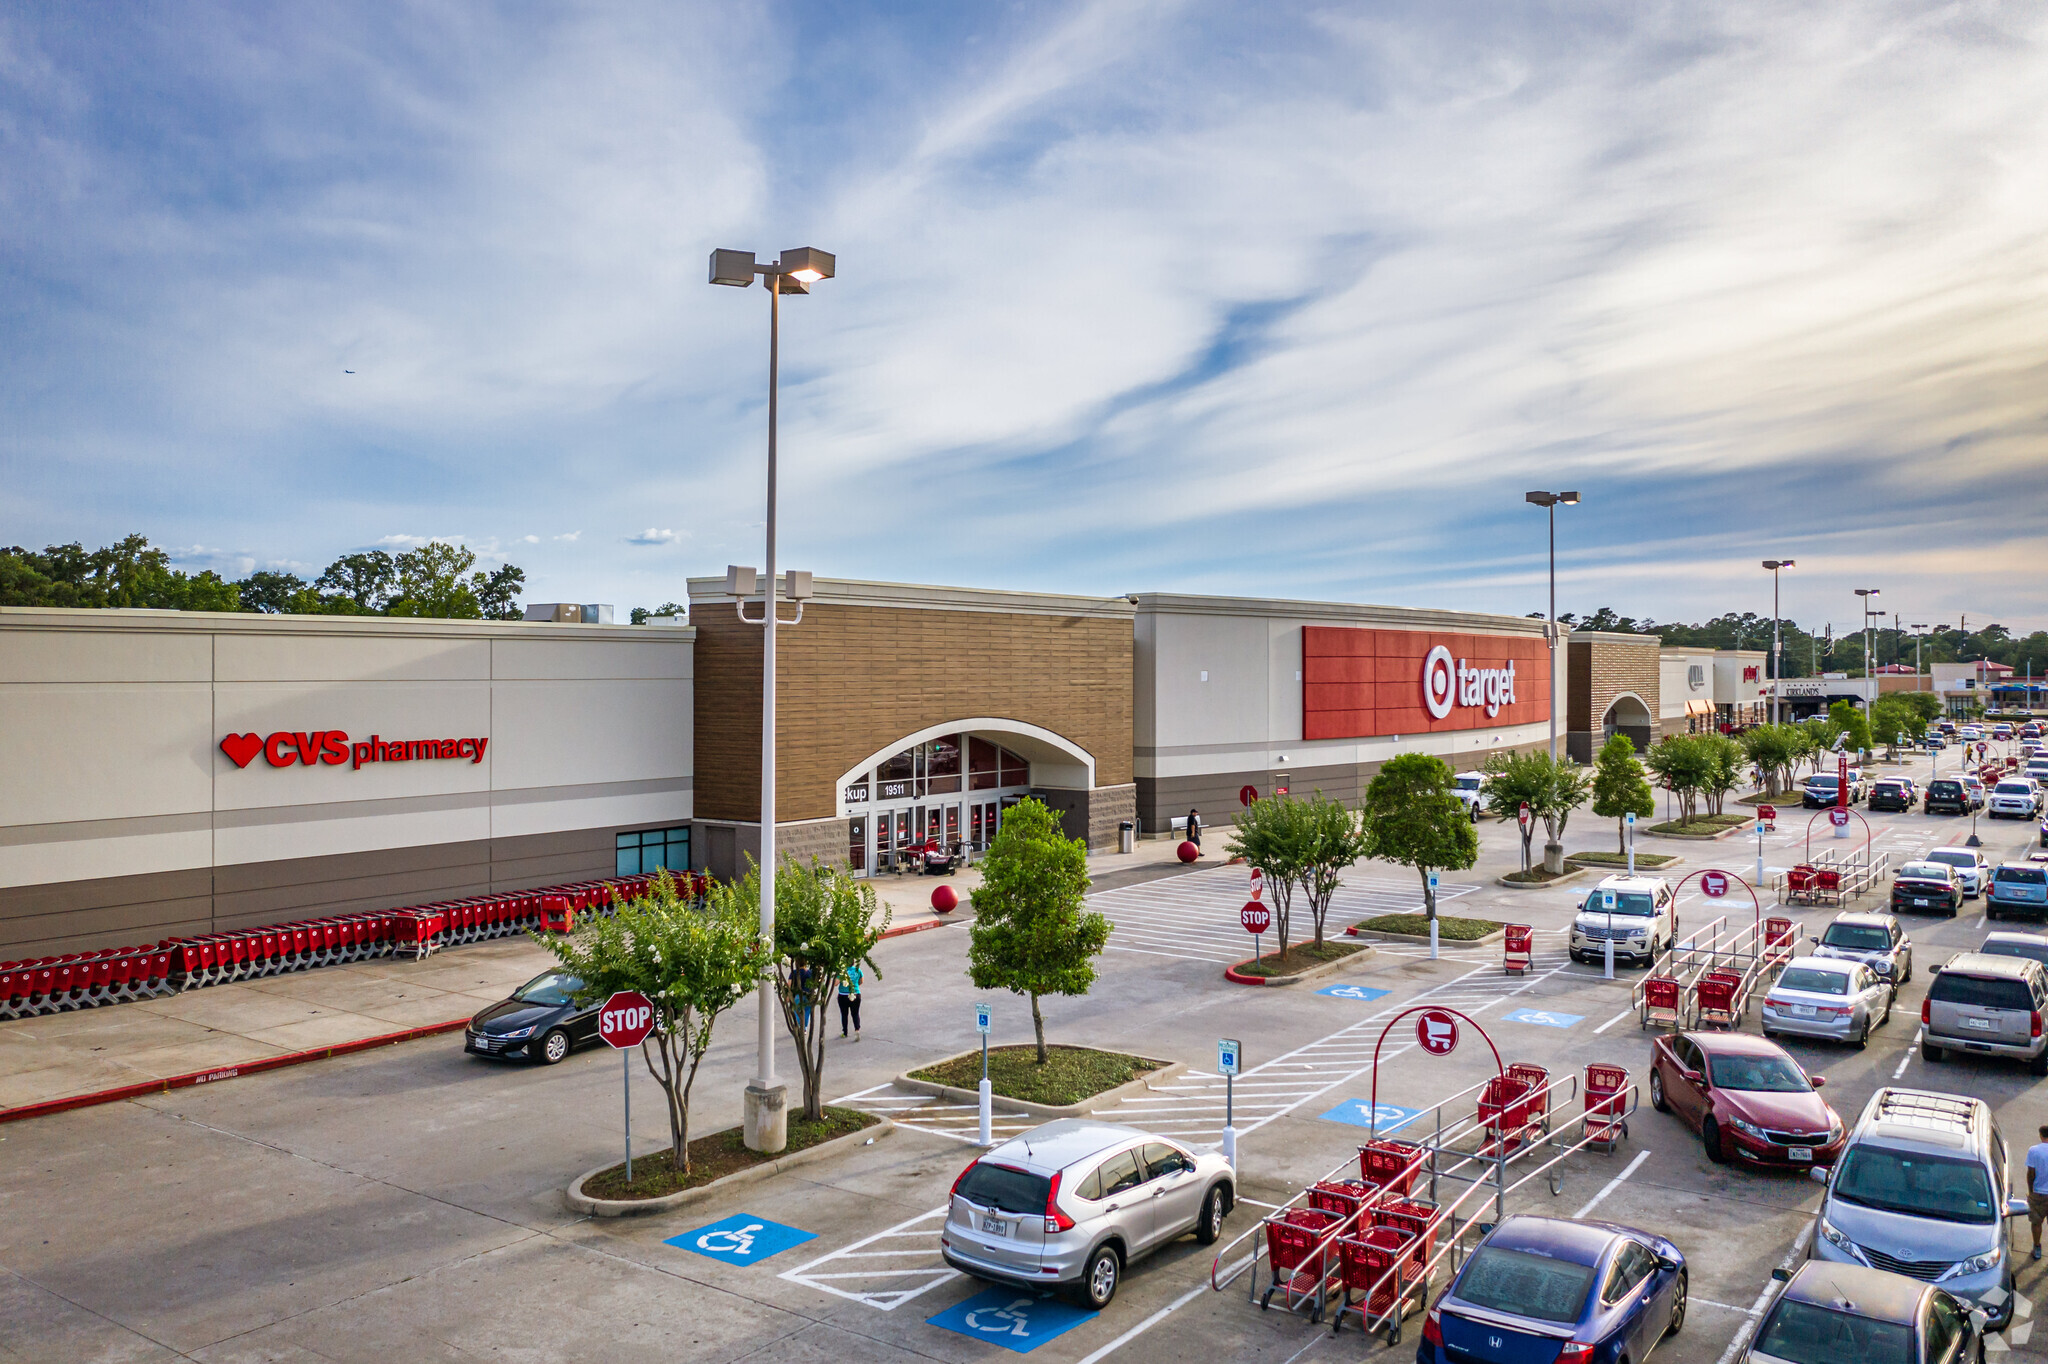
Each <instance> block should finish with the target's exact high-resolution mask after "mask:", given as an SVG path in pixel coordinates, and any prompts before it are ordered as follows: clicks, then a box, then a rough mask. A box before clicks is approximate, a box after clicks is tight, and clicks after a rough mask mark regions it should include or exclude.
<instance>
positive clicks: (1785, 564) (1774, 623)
mask: <svg viewBox="0 0 2048 1364" xmlns="http://www.w3.org/2000/svg"><path fill="white" fill-rule="evenodd" d="M1796 566H1797V563H1796V561H1795V560H1792V559H1766V560H1764V567H1765V568H1768V569H1769V570H1771V723H1772V724H1774V725H1775V724H1777V723H1778V693H1779V692H1781V691H1783V690H1784V689H1785V642H1784V640H1783V639H1781V638H1780V637H1779V631H1778V570H1779V569H1781V568H1794V567H1796Z"/></svg>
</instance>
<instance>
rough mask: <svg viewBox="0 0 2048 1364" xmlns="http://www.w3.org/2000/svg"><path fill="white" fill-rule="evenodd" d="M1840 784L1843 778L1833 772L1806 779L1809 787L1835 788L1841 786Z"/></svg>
mask: <svg viewBox="0 0 2048 1364" xmlns="http://www.w3.org/2000/svg"><path fill="white" fill-rule="evenodd" d="M1840 782H1841V778H1840V777H1838V776H1837V775H1835V774H1834V773H1833V772H1826V773H1822V774H1821V775H1820V776H1817V777H1808V778H1807V779H1806V784H1807V785H1808V786H1835V785H1838V784H1840Z"/></svg>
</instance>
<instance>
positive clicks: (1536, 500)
mask: <svg viewBox="0 0 2048 1364" xmlns="http://www.w3.org/2000/svg"><path fill="white" fill-rule="evenodd" d="M1522 500H1523V501H1524V502H1528V503H1531V504H1533V505H1535V506H1538V507H1541V508H1543V510H1544V512H1545V514H1546V515H1548V516H1549V518H1550V629H1549V631H1548V632H1547V633H1548V635H1549V639H1550V761H1551V762H1553V763H1555V762H1556V761H1557V504H1558V503H1560V502H1562V503H1564V505H1566V506H1567V507H1576V506H1578V505H1579V495H1578V494H1577V493H1543V492H1537V493H1524V494H1522ZM1544 851H1545V852H1546V853H1547V852H1548V851H1549V845H1547V844H1546V845H1545V847H1544Z"/></svg>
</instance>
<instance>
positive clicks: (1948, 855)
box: [1927, 851, 1977, 867]
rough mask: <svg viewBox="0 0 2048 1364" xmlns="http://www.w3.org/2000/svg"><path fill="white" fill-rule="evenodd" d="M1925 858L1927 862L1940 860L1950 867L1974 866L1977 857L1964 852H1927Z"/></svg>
mask: <svg viewBox="0 0 2048 1364" xmlns="http://www.w3.org/2000/svg"><path fill="white" fill-rule="evenodd" d="M1927 860H1928V861H1929V862H1940V863H1942V864H1943V865H1944V866H1950V867H1974V866H1976V865H1977V859H1976V858H1975V857H1974V856H1972V855H1971V854H1969V853H1966V852H1940V851H1936V852H1931V853H1929V854H1927Z"/></svg>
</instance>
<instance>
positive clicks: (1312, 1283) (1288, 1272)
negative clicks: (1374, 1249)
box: [1259, 1208, 1344, 1322]
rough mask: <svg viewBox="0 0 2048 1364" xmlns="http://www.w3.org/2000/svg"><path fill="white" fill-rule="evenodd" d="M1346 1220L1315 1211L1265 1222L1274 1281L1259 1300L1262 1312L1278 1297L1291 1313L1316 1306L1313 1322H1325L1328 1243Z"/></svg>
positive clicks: (1287, 1213)
mask: <svg viewBox="0 0 2048 1364" xmlns="http://www.w3.org/2000/svg"><path fill="white" fill-rule="evenodd" d="M1343 1220H1344V1219H1343V1218H1341V1217H1339V1216H1338V1215H1337V1214H1336V1213H1333V1212H1321V1211H1318V1210H1317V1209H1315V1208H1289V1209H1287V1210H1286V1211H1285V1212H1278V1213H1275V1214H1273V1215H1272V1216H1271V1217H1268V1218H1266V1219H1265V1226H1266V1267H1267V1269H1268V1270H1269V1271H1270V1272H1271V1274H1272V1281H1271V1282H1270V1283H1268V1284H1267V1285H1266V1291H1265V1293H1264V1295H1262V1296H1261V1297H1260V1298H1259V1310H1260V1311H1264V1310H1266V1309H1267V1308H1268V1307H1270V1306H1271V1305H1272V1302H1273V1295H1274V1294H1275V1293H1278V1294H1280V1305H1281V1306H1283V1307H1285V1308H1286V1309H1287V1310H1288V1311H1290V1312H1292V1311H1295V1310H1296V1309H1297V1308H1299V1307H1301V1306H1302V1305H1303V1304H1304V1303H1310V1302H1312V1303H1314V1304H1315V1309H1314V1312H1313V1314H1312V1315H1311V1316H1310V1317H1309V1320H1310V1321H1314V1322H1320V1321H1322V1319H1323V1297H1324V1290H1325V1288H1326V1287H1327V1285H1328V1283H1329V1278H1330V1261H1331V1251H1330V1246H1329V1245H1328V1244H1327V1242H1328V1240H1329V1239H1330V1233H1331V1232H1332V1231H1334V1230H1336V1228H1337V1227H1338V1226H1339V1225H1340V1224H1341V1223H1342V1222H1343Z"/></svg>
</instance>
